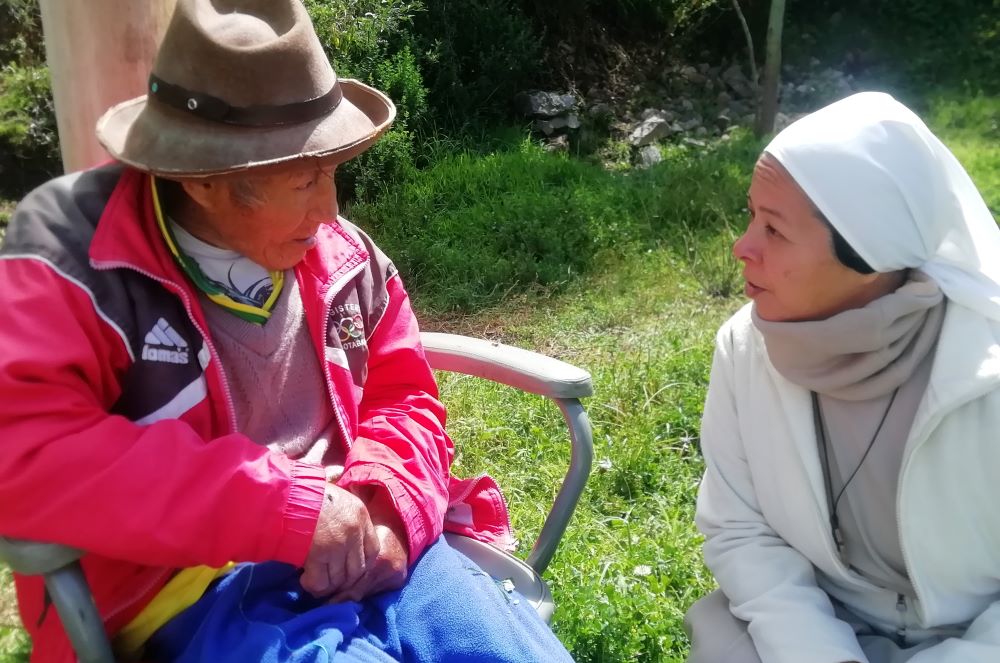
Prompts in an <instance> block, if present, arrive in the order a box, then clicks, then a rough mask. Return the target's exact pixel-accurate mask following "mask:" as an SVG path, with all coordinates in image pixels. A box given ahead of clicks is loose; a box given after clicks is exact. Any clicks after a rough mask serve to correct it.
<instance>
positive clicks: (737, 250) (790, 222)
mask: <svg viewBox="0 0 1000 663" xmlns="http://www.w3.org/2000/svg"><path fill="white" fill-rule="evenodd" d="M747 206H748V208H749V210H750V223H749V225H748V226H747V229H746V231H745V232H744V233H743V236H742V237H740V238H739V239H738V240H736V243H735V244H734V245H733V255H735V256H736V258H737V259H738V260H740V261H741V262H742V263H743V278H744V279H745V280H746V288H745V290H744V292H746V295H747V296H748V297H750V299H752V300H754V303H755V304H756V308H757V315H759V316H760V317H761V318H763V319H764V320H773V321H792V320H822V319H825V318H829V317H831V316H833V315H836V314H837V313H840V312H842V311H846V310H848V309H851V308H860V307H862V306H864V305H866V304H867V303H869V302H870V301H872V300H874V299H877V298H878V297H881V296H882V295H884V294H886V293H887V292H890V291H891V290H892V289H893V287H889V285H888V282H887V280H886V279H885V278H884V277H886V276H888V275H886V274H878V273H876V274H860V273H858V272H856V271H854V270H852V269H849V268H848V267H845V266H844V265H843V264H841V262H840V261H839V260H837V257H836V255H835V254H834V252H833V239H832V236H831V234H830V231H829V229H828V228H827V227H826V225H825V224H824V223H823V222H822V221H820V219H819V218H818V216H817V212H816V208H815V206H814V205H813V204H812V201H810V200H809V198H808V197H807V196H806V194H805V192H803V191H802V189H800V188H799V186H798V184H796V183H795V180H793V179H792V177H791V175H789V174H788V171H786V170H785V168H784V166H782V165H781V164H780V163H779V162H778V161H777V159H775V158H774V157H772V156H771V155H769V154H766V153H765V154H764V155H762V156H761V158H760V159H759V160H758V161H757V166H756V167H755V168H754V173H753V179H752V180H751V182H750V192H749V198H748V203H747ZM893 285H896V283H895V282H894V283H893Z"/></svg>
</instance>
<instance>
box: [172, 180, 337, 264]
mask: <svg viewBox="0 0 1000 663" xmlns="http://www.w3.org/2000/svg"><path fill="white" fill-rule="evenodd" d="M333 170H334V167H333V166H328V167H324V168H323V169H319V168H316V167H314V166H310V167H308V168H305V169H300V170H296V171H292V172H288V173H281V174H276V175H268V176H263V177H255V178H252V179H251V180H250V184H252V186H251V187H250V188H251V189H252V193H253V195H252V196H250V198H252V199H255V200H253V201H252V203H253V204H248V201H246V200H241V196H240V195H239V193H238V191H239V190H240V188H241V187H240V186H239V185H238V184H235V183H233V182H227V181H216V182H213V183H211V184H209V185H208V186H209V190H206V189H204V188H203V189H202V190H201V191H200V192H198V193H200V194H201V195H195V196H192V197H194V198H195V199H196V200H197V201H198V202H199V203H201V206H202V207H203V208H204V211H205V216H204V219H203V220H202V223H201V224H199V227H196V228H189V230H191V231H192V232H194V234H195V235H197V236H199V237H201V239H203V240H205V241H208V242H210V243H211V244H215V245H216V246H220V247H222V248H226V249H232V250H234V251H238V252H239V253H241V254H243V255H244V256H246V257H247V258H250V259H251V260H253V261H254V262H256V263H257V264H259V265H261V266H262V267H264V268H265V269H268V270H272V271H276V270H285V269H290V268H291V267H294V266H295V265H296V264H297V263H298V262H299V261H300V260H302V258H303V257H304V256H305V254H306V251H308V250H309V249H311V248H312V247H313V246H315V245H316V237H315V236H316V232H317V231H318V230H319V227H320V226H321V225H322V224H324V223H332V222H334V221H335V220H336V218H337V190H336V187H335V185H334V183H333ZM195 186H198V185H195ZM202 186H203V187H204V186H205V185H202ZM190 193H191V192H190V191H189V194H190ZM246 197H247V196H243V198H246ZM199 231H200V232H199Z"/></svg>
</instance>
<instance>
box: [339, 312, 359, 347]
mask: <svg viewBox="0 0 1000 663" xmlns="http://www.w3.org/2000/svg"><path fill="white" fill-rule="evenodd" d="M337 328H338V329H339V331H340V342H341V343H347V342H348V341H351V340H357V339H359V338H361V337H362V336H364V334H365V326H364V321H363V320H362V319H361V315H360V314H357V315H354V316H351V317H349V318H341V319H340V322H338V323H337Z"/></svg>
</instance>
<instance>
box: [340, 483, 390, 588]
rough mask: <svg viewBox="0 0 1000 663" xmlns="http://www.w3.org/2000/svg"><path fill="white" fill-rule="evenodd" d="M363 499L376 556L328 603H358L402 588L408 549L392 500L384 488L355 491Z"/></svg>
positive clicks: (360, 488)
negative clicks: (352, 581)
mask: <svg viewBox="0 0 1000 663" xmlns="http://www.w3.org/2000/svg"><path fill="white" fill-rule="evenodd" d="M358 490H359V492H360V494H361V497H362V498H363V499H365V500H366V505H367V507H368V513H369V515H370V517H371V520H372V522H373V523H374V525H375V532H376V534H377V537H378V543H379V551H378V555H377V556H376V557H375V559H374V560H372V561H371V562H370V563H369V564H368V565H367V569H366V571H365V574H364V575H363V577H361V578H360V579H359V580H358V582H356V583H355V584H354V585H353V586H350V587H348V586H345V588H344V589H343V590H341V591H339V592H337V593H336V594H334V595H333V596H332V597H331V598H330V600H331V602H334V603H337V602H340V601H360V600H361V599H363V598H365V597H366V596H371V595H372V594H378V593H379V592H385V591H389V590H392V589H398V588H399V587H402V586H403V584H404V583H405V582H406V575H407V570H408V569H407V562H408V561H409V550H408V548H407V545H406V530H405V529H404V528H403V523H402V521H400V519H399V515H398V514H397V513H396V509H395V507H394V506H393V504H392V498H390V497H389V493H388V492H387V491H386V490H385V489H384V488H375V489H372V488H366V487H359V488H358Z"/></svg>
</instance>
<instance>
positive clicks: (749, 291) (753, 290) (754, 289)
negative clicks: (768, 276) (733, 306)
mask: <svg viewBox="0 0 1000 663" xmlns="http://www.w3.org/2000/svg"><path fill="white" fill-rule="evenodd" d="M762 292H764V288H761V287H760V286H759V285H757V284H755V283H753V282H751V281H747V284H746V286H744V288H743V293H744V294H745V295H746V296H747V297H749V298H750V299H753V298H754V297H756V296H757V295H759V294H760V293H762Z"/></svg>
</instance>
